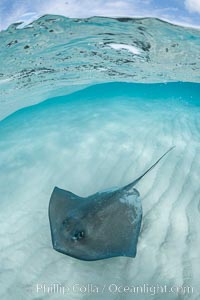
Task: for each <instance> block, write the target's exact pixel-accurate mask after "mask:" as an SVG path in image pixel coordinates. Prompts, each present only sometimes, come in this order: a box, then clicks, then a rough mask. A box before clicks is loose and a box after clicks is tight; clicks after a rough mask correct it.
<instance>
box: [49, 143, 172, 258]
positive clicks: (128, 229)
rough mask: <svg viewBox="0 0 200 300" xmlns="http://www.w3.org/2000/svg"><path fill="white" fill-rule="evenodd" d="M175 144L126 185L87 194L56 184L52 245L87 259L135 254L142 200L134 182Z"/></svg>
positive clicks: (51, 204)
mask: <svg viewBox="0 0 200 300" xmlns="http://www.w3.org/2000/svg"><path fill="white" fill-rule="evenodd" d="M173 148H174V147H172V148H170V149H169V150H168V151H167V152H165V153H164V154H163V155H162V156H161V157H160V158H159V159H158V160H157V161H156V162H155V163H154V164H153V165H152V166H151V167H150V168H149V169H148V170H146V171H145V172H144V173H143V174H142V175H141V176H139V177H138V178H137V179H136V180H134V181H132V182H131V183H129V184H127V185H125V186H123V187H119V188H112V189H109V190H106V191H101V192H97V193H95V194H93V195H90V196H88V197H80V196H78V195H76V194H73V193H72V192H70V191H66V190H63V189H60V188H58V187H55V188H54V190H53V192H52V195H51V198H50V202H49V222H50V229H51V238H52V244H53V248H54V249H55V250H56V251H58V252H61V253H63V254H66V255H69V256H71V257H74V258H77V259H80V260H87V261H94V260H100V259H105V258H110V257H116V256H127V257H135V256H136V251H137V242H138V236H139V233H140V227H141V222H142V204H141V201H140V197H139V196H140V194H139V192H138V191H137V190H136V189H135V188H134V186H135V185H136V184H137V183H138V182H139V181H140V180H141V179H142V178H143V177H144V176H145V175H146V174H147V173H148V172H149V171H150V170H152V169H153V168H154V167H155V166H156V165H157V164H158V162H159V161H160V160H161V159H162V158H163V157H164V156H165V155H166V154H167V153H168V152H169V151H171V150H172V149H173Z"/></svg>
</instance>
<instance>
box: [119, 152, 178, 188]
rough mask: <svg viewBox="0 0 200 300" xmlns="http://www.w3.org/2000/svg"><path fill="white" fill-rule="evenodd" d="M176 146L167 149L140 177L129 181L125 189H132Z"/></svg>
mask: <svg viewBox="0 0 200 300" xmlns="http://www.w3.org/2000/svg"><path fill="white" fill-rule="evenodd" d="M175 147H176V146H173V147H171V148H170V149H169V150H167V152H165V153H164V154H163V155H162V156H161V157H160V158H159V159H158V160H157V161H156V162H155V163H154V164H153V165H152V166H151V167H150V168H149V169H148V170H146V172H144V173H143V174H142V175H141V176H140V177H138V178H137V179H135V180H134V181H133V182H131V183H129V184H128V185H126V186H125V187H124V189H126V190H128V189H131V188H132V187H134V186H135V185H136V184H137V183H138V182H139V181H140V179H142V178H143V177H144V176H145V175H146V174H147V173H148V172H149V171H151V170H152V169H153V168H154V167H155V166H156V165H157V164H158V163H159V161H160V160H161V159H162V158H163V157H164V156H165V155H167V153H169V152H170V151H171V150H172V149H174V148H175Z"/></svg>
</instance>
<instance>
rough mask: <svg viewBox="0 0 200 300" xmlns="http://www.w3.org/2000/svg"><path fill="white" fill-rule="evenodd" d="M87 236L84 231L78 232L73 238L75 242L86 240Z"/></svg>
mask: <svg viewBox="0 0 200 300" xmlns="http://www.w3.org/2000/svg"><path fill="white" fill-rule="evenodd" d="M84 236H85V232H84V231H83V230H82V231H76V232H75V233H74V235H73V237H72V240H74V241H78V240H80V239H82V238H84Z"/></svg>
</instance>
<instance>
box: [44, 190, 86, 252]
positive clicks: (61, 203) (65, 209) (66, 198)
mask: <svg viewBox="0 0 200 300" xmlns="http://www.w3.org/2000/svg"><path fill="white" fill-rule="evenodd" d="M80 203H81V197H79V196H77V195H75V194H73V193H71V192H69V191H65V190H62V189H60V188H58V187H55V188H54V190H53V192H52V194H51V198H50V202H49V222H50V228H51V238H52V244H53V247H54V249H55V250H57V251H60V252H62V249H60V244H59V241H60V228H61V224H63V222H64V221H65V219H66V217H67V214H68V213H69V212H71V211H73V210H74V209H76V208H77V204H78V205H79V204H80Z"/></svg>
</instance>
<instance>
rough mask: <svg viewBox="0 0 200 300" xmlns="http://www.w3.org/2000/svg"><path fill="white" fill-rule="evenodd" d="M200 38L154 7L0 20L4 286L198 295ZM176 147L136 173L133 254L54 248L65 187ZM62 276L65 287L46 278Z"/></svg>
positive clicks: (121, 173) (96, 185)
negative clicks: (145, 14)
mask: <svg viewBox="0 0 200 300" xmlns="http://www.w3.org/2000/svg"><path fill="white" fill-rule="evenodd" d="M199 38H200V32H199V31H197V30H195V29H191V28H183V27H179V26H175V25H172V24H168V23H166V22H163V21H161V20H157V19H148V18H146V19H125V18H124V19H122V18H121V19H109V18H98V17H96V18H91V19H67V18H64V17H61V16H44V17H42V18H40V19H39V20H37V21H35V22H33V23H32V24H31V25H29V26H26V27H25V28H22V29H19V28H18V25H17V24H15V25H12V26H10V27H9V28H8V29H7V30H6V31H3V32H1V33H0V40H1V49H0V53H1V74H0V76H1V77H0V78H1V80H0V84H1V98H0V101H1V102H0V105H1V110H0V117H1V119H2V120H1V122H0V195H1V197H0V285H1V288H0V295H1V299H6V300H11V299H20V300H21V299H22V300H25V299H142V300H145V299H149V298H151V299H154V300H157V299H159V300H160V299H164V300H168V299H169V300H171V299H172V300H175V299H177V300H178V299H179V300H180V299H192V300H197V299H199V297H200V287H199V278H200V269H199V265H200V255H199V248H200V235H199V228H200V196H199V195H200V184H199V178H200V173H199V170H200V99H199V97H200V84H199V81H200V75H199V74H200V55H199V53H200V52H199V51H200V42H199V41H200V39H199ZM33 104H34V105H33ZM172 146H175V148H174V149H173V151H171V152H170V153H169V154H168V156H167V157H165V158H164V159H163V160H162V161H161V162H160V163H159V165H157V166H156V168H154V169H153V170H152V171H151V173H148V174H147V175H146V176H145V177H144V178H143V179H142V180H141V181H140V182H139V183H138V185H137V189H138V191H139V192H140V195H141V201H142V206H143V221H142V229H141V233H140V236H139V242H138V247H137V248H138V249H137V256H136V258H134V259H133V258H127V257H126V258H125V257H118V258H111V259H107V260H102V261H98V262H84V261H79V260H76V259H74V258H71V257H68V256H65V255H63V254H60V253H58V252H56V251H54V250H53V249H52V245H51V237H50V229H49V222H48V204H49V199H50V195H51V193H52V190H53V188H54V187H55V186H59V187H60V188H63V189H65V190H69V191H72V192H73V193H76V194H78V195H80V196H88V195H90V194H92V193H95V192H97V191H100V190H103V189H107V188H111V187H113V186H119V187H120V186H123V185H125V184H128V183H130V182H131V181H133V180H134V179H136V178H137V177H138V176H140V175H141V174H142V173H143V172H144V171H146V169H147V168H148V167H150V166H151V165H152V163H154V162H155V161H156V160H157V159H158V158H159V157H160V156H161V155H162V154H163V153H164V152H165V151H167V150H168V149H169V148H170V147H172ZM111 217H112V216H111ZM116 226H117V224H116ZM56 283H58V284H60V285H62V286H67V287H69V290H67V292H66V294H64V295H63V294H62V293H59V294H58V293H57V294H55V293H54V292H47V291H46V292H45V291H44V289H42V288H41V289H39V290H37V285H42V284H43V285H44V284H46V286H50V285H51V284H56ZM77 284H78V285H79V286H87V285H88V284H93V285H94V286H97V287H98V288H99V290H100V291H102V289H103V294H102V292H95V293H92V292H91V291H86V292H81V291H80V290H79V288H78V286H76V288H75V290H73V287H74V285H77ZM113 284H114V285H117V286H119V287H126V286H127V287H131V286H143V285H144V284H147V285H149V286H154V287H156V286H167V288H170V287H173V286H175V287H181V286H184V287H191V289H192V291H193V292H191V290H190V293H187V291H186V292H185V293H184V292H182V293H175V292H174V293H172V292H166V293H162V294H161V293H154V292H153V290H151V292H149V293H148V292H146V293H145V292H143V293H138V294H137V295H135V294H134V293H133V292H131V291H130V290H129V292H126V293H121V292H120V290H118V291H115V289H114V286H113ZM110 287H112V288H110ZM102 295H103V296H102Z"/></svg>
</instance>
